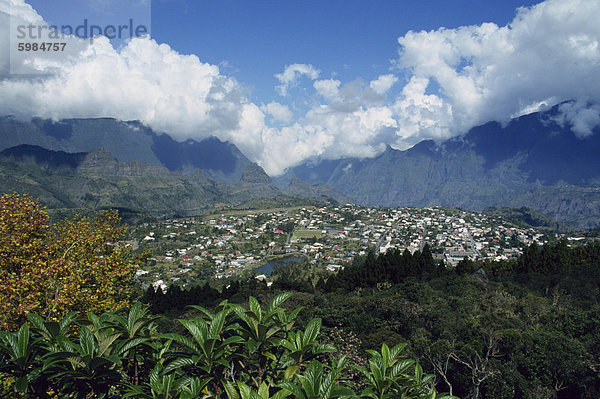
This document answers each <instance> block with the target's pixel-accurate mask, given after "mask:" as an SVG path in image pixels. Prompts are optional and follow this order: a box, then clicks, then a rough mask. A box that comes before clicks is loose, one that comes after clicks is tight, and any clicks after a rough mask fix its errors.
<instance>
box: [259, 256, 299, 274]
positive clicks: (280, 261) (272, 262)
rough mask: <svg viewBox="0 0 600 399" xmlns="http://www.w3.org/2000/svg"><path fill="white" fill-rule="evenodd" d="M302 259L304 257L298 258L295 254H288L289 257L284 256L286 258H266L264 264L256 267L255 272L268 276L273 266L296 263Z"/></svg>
mask: <svg viewBox="0 0 600 399" xmlns="http://www.w3.org/2000/svg"><path fill="white" fill-rule="evenodd" d="M304 260H305V259H304V258H299V257H296V256H289V257H286V258H275V259H270V260H267V263H265V264H264V265H262V266H260V267H258V268H257V269H256V273H257V274H259V275H260V274H265V275H267V276H269V275H271V273H273V270H274V269H275V267H278V266H285V265H287V264H289V263H292V262H295V263H298V262H302V261H304Z"/></svg>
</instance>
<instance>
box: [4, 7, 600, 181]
mask: <svg viewBox="0 0 600 399" xmlns="http://www.w3.org/2000/svg"><path fill="white" fill-rule="evenodd" d="M9 5H10V7H9ZM9 13H12V14H11V15H13V17H15V18H20V19H21V20H22V21H34V22H36V23H39V21H41V17H40V16H39V15H37V13H36V12H35V11H34V10H33V9H32V8H31V7H30V6H28V5H27V4H26V3H25V2H24V1H23V0H0V17H1V16H2V15H4V16H6V14H9ZM598 15H600V2H598V1H595V0H547V1H545V2H543V3H540V4H538V5H535V6H533V7H531V8H521V9H519V10H518V11H517V12H516V16H515V18H514V20H513V21H511V22H510V23H509V24H507V25H506V26H497V25H495V24H493V23H483V24H480V25H473V26H463V27H459V28H456V29H444V28H440V29H437V30H432V31H420V32H412V31H411V32H408V33H406V34H403V35H402V36H401V37H399V38H398V43H399V54H398V59H397V60H396V62H395V63H394V69H393V70H392V72H391V73H389V74H385V75H380V76H377V77H371V78H370V79H366V80H365V81H363V80H361V79H356V80H353V81H351V82H343V81H341V80H337V79H321V80H318V79H319V75H320V71H319V69H318V68H317V67H315V66H313V65H309V64H291V65H287V66H286V67H285V68H284V70H283V72H282V73H280V74H277V75H275V78H276V79H277V81H278V86H277V87H276V89H277V91H278V92H279V94H281V95H282V96H283V97H286V96H287V97H290V96H291V94H290V89H291V88H293V87H296V86H298V85H299V84H300V81H301V80H304V81H309V82H311V84H312V89H314V96H311V97H310V102H309V103H308V104H309V109H308V110H307V111H305V112H304V111H303V112H302V113H301V112H300V111H299V110H298V109H296V108H294V113H292V111H291V110H290V107H289V106H288V105H287V104H285V103H282V102H275V101H271V102H269V101H268V100H267V101H265V104H264V105H260V106H259V105H257V104H254V103H253V102H251V101H250V100H249V99H248V98H247V97H246V96H245V95H244V89H243V87H241V85H240V83H239V82H238V81H237V80H236V79H234V78H232V77H230V76H227V75H225V74H224V73H223V71H222V70H220V69H219V67H218V66H216V65H212V64H209V63H205V62H203V61H202V60H201V58H199V57H198V56H196V55H192V54H190V55H186V54H180V53H178V52H176V51H175V50H173V49H172V48H171V47H170V46H168V45H167V44H160V43H157V42H156V41H154V40H152V39H149V38H140V39H133V40H131V41H129V42H128V43H127V44H126V45H125V46H123V47H122V48H119V49H115V48H114V47H113V46H112V45H111V44H110V42H109V41H108V40H107V39H104V38H97V39H95V40H94V41H93V43H89V41H81V40H79V39H72V40H73V42H70V45H69V51H68V52H67V53H66V54H65V56H64V57H60V58H53V59H38V60H36V59H35V58H31V57H32V55H31V54H29V55H28V57H27V59H25V58H23V59H17V60H16V61H17V62H22V63H26V62H28V64H27V65H26V66H27V68H30V69H31V68H32V70H35V71H38V72H47V73H49V74H48V75H46V76H42V77H35V78H30V77H28V76H17V77H12V78H6V77H5V78H3V79H2V78H1V77H0V114H3V115H6V114H14V115H17V116H21V117H23V118H28V117H31V116H40V117H46V118H53V119H60V118H75V117H100V116H110V117H114V118H118V119H123V120H132V119H138V120H140V121H141V122H143V123H144V124H146V125H148V126H150V127H152V128H153V129H155V130H157V131H161V132H166V133H169V134H170V135H171V136H173V137H174V138H175V139H178V140H185V139H187V138H194V139H202V138H205V137H208V136H217V137H219V138H220V139H222V140H229V141H231V142H233V143H234V144H236V145H237V146H238V147H239V148H240V150H242V152H244V153H245V154H246V155H247V156H248V157H249V158H251V159H252V160H254V161H257V162H259V163H260V164H261V166H263V167H264V168H265V170H266V171H267V172H268V173H269V174H271V175H277V174H280V173H282V172H283V171H284V170H285V169H286V168H288V167H290V166H294V165H297V164H299V163H300V162H302V161H305V160H306V159H308V158H313V157H318V158H327V159H335V158H341V157H369V156H375V155H377V154H378V153H380V152H381V151H383V149H384V148H385V145H386V144H392V145H393V146H395V147H396V148H406V147H408V146H410V145H412V144H415V143H416V142H418V141H420V140H423V139H437V140H442V139H445V138H448V137H452V136H456V135H460V134H464V133H466V132H467V131H468V129H470V128H471V127H473V126H476V125H478V124H481V123H485V122H487V121H490V120H498V121H506V120H508V119H509V118H511V117H514V116H517V115H520V114H523V113H525V112H532V111H535V110H538V109H540V108H547V107H550V106H553V105H556V104H558V103H560V102H563V101H567V100H574V102H573V103H567V104H564V105H562V106H561V107H560V115H559V116H558V117H557V119H556V120H557V121H558V122H559V123H561V124H563V125H565V126H569V127H570V128H571V129H572V130H573V131H574V132H575V133H576V134H577V135H578V136H579V137H582V138H584V137H586V136H588V135H590V134H591V133H592V131H593V129H594V127H595V126H597V125H598V124H600V79H598V76H600V44H599V43H600V24H599V23H598V22H597V16H598ZM4 28H5V27H3V26H0V33H2V31H1V29H4ZM399 34H402V32H399ZM3 37H5V36H0V55H1V54H2V51H3V49H4V50H5V49H7V48H8V44H7V43H5V42H2V38H3ZM71 44H72V45H71ZM13 61H14V60H13ZM2 68H3V65H1V64H0V71H1V70H2ZM396 85H398V86H400V85H403V86H401V87H397V86H396ZM392 88H394V89H396V88H397V89H398V90H392ZM312 89H311V90H312ZM392 93H395V94H392ZM292 104H293V99H292ZM524 134H526V133H524Z"/></svg>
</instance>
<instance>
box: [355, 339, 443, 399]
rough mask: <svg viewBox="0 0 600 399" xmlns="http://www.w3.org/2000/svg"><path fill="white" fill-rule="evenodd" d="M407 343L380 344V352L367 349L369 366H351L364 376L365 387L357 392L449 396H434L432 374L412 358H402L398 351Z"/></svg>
mask: <svg viewBox="0 0 600 399" xmlns="http://www.w3.org/2000/svg"><path fill="white" fill-rule="evenodd" d="M406 345H407V344H399V345H396V346H394V347H393V348H391V349H390V348H389V347H388V346H387V345H386V344H385V343H384V344H383V345H381V352H377V351H373V350H368V351H367V352H368V353H369V354H370V355H371V359H370V360H369V370H367V369H366V368H364V367H360V366H356V365H355V366H353V367H354V368H355V369H357V370H359V371H360V372H361V373H362V374H363V375H364V376H365V378H366V380H367V387H366V388H365V389H364V390H363V392H362V393H361V396H364V397H367V398H373V399H385V398H401V399H435V398H438V399H451V398H454V397H453V396H448V395H441V396H438V395H437V393H436V391H435V388H434V387H433V383H432V382H433V379H434V376H433V375H432V374H426V375H425V374H423V369H422V368H421V365H419V364H418V363H416V362H415V361H414V360H412V359H406V358H402V357H401V356H400V353H401V352H402V350H404V348H406Z"/></svg>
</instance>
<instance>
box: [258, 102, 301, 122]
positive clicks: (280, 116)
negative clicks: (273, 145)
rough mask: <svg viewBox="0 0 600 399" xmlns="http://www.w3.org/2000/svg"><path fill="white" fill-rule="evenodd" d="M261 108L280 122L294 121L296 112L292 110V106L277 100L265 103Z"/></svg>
mask: <svg viewBox="0 0 600 399" xmlns="http://www.w3.org/2000/svg"><path fill="white" fill-rule="evenodd" d="M260 109H261V110H262V111H263V112H265V113H267V114H269V115H271V116H272V117H273V119H275V120H276V121H278V122H283V123H289V122H291V121H292V118H293V117H294V114H293V113H292V111H290V107H288V106H287V105H284V104H280V103H278V102H276V101H272V102H270V103H268V104H267V105H263V106H262V107H260Z"/></svg>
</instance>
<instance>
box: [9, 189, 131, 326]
mask: <svg viewBox="0 0 600 399" xmlns="http://www.w3.org/2000/svg"><path fill="white" fill-rule="evenodd" d="M123 232H124V227H123V226H121V225H120V219H119V217H118V215H117V213H116V212H115V211H105V212H101V213H99V214H98V215H96V216H95V217H93V218H87V217H79V216H75V217H73V218H72V219H66V220H63V221H62V222H60V223H56V224H53V225H50V224H49V223H48V214H47V212H46V211H45V210H44V209H43V208H42V207H41V206H40V205H39V203H38V202H36V201H34V200H32V199H31V198H29V197H22V196H19V195H16V194H12V195H4V196H2V197H0V298H1V300H0V327H2V328H9V329H14V328H15V327H16V326H18V325H20V324H21V323H22V322H23V321H24V320H25V316H26V314H27V313H40V314H43V315H44V317H48V318H59V317H61V316H64V315H66V314H67V313H69V312H70V311H73V310H80V311H92V312H101V311H106V310H112V309H119V308H123V307H125V306H127V305H129V304H131V303H132V299H133V298H132V295H133V294H134V292H135V287H134V284H133V283H134V281H133V277H134V275H135V270H136V264H138V263H139V262H140V261H141V259H142V258H143V256H141V257H140V256H135V255H134V254H133V253H132V251H131V248H129V247H126V246H124V245H118V244H117V242H118V240H119V239H120V238H121V237H122V235H123Z"/></svg>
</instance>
